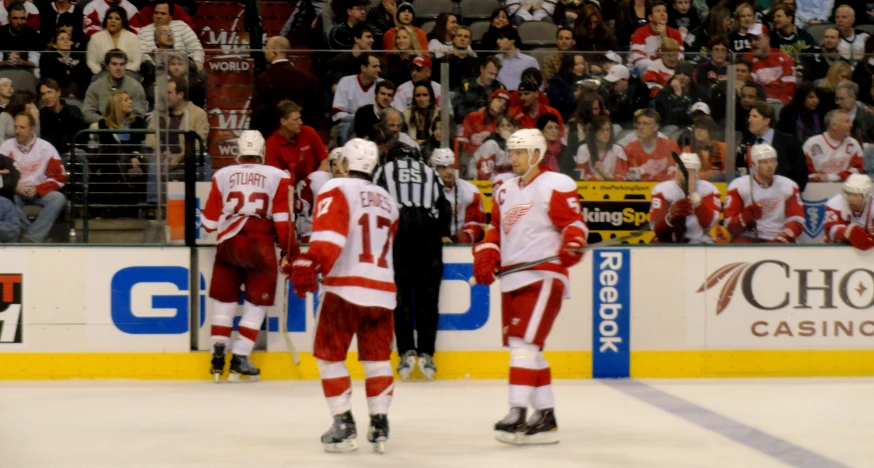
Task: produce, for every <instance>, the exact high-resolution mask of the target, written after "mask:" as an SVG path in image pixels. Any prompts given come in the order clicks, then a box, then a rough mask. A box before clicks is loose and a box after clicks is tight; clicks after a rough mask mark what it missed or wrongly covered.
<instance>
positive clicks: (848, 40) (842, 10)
mask: <svg viewBox="0 0 874 468" xmlns="http://www.w3.org/2000/svg"><path fill="white" fill-rule="evenodd" d="M855 23H856V12H855V11H853V8H852V7H851V6H849V5H840V6H839V7H837V8H835V26H836V27H837V30H838V33H840V35H841V42H839V43H838V52H839V53H840V54H841V57H843V58H844V59H845V60H847V61H849V62H850V66H853V67H855V66H856V63H858V62H859V61H860V60H862V58H863V57H864V56H865V42H866V41H867V40H868V36H869V34H868V33H866V32H863V31H860V30H856V29H853V25H854V24H855Z"/></svg>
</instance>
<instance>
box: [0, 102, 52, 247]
mask: <svg viewBox="0 0 874 468" xmlns="http://www.w3.org/2000/svg"><path fill="white" fill-rule="evenodd" d="M0 154H4V155H8V156H9V157H10V158H12V159H14V160H15V162H16V163H17V164H18V168H19V170H20V171H21V179H20V180H19V181H18V187H16V189H15V204H16V205H17V206H18V207H19V208H21V207H24V206H25V205H37V206H40V207H42V211H40V213H39V216H37V218H36V220H35V221H34V222H33V223H31V222H30V219H28V217H27V216H25V215H24V212H22V213H21V216H20V220H21V227H22V228H23V229H24V235H22V236H21V239H19V242H23V243H34V242H42V241H44V240H45V238H46V237H47V236H48V235H49V231H50V230H51V229H52V226H53V225H54V224H55V220H56V219H57V218H58V216H59V215H60V214H61V212H62V211H63V210H64V205H66V204H67V198H66V197H64V194H62V193H61V192H59V190H60V189H61V188H62V187H63V186H64V184H66V183H67V174H66V173H65V172H64V165H63V163H62V162H61V157H60V156H58V152H57V151H56V150H55V148H54V147H53V146H52V145H51V144H49V142H47V141H45V140H43V139H41V138H37V137H36V120H35V119H34V118H33V116H32V115H31V114H29V113H27V112H22V113H20V114H18V115H16V116H15V138H10V139H9V140H6V141H5V142H3V144H2V145H0Z"/></svg>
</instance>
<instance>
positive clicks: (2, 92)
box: [0, 76, 15, 143]
mask: <svg viewBox="0 0 874 468" xmlns="http://www.w3.org/2000/svg"><path fill="white" fill-rule="evenodd" d="M13 92H15V88H13V87H12V80H11V79H9V78H6V77H5V76H4V77H2V78H0V112H3V109H6V106H8V105H9V99H10V98H11V97H12V93H13ZM0 143H2V142H0Z"/></svg>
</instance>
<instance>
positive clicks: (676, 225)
mask: <svg viewBox="0 0 874 468" xmlns="http://www.w3.org/2000/svg"><path fill="white" fill-rule="evenodd" d="M680 160H681V161H683V165H684V166H685V167H686V170H687V171H688V172H689V184H688V190H689V194H686V193H685V192H684V188H685V187H686V180H685V178H684V177H683V173H682V172H680V171H676V172H675V173H674V180H669V181H665V182H662V183H660V184H658V185H656V186H655V187H653V189H652V204H650V208H649V215H650V219H651V220H652V221H651V222H650V224H651V225H652V230H653V232H654V233H655V235H656V238H657V239H658V241H659V242H664V243H672V244H678V243H687V242H688V243H692V244H712V243H713V237H711V236H710V229H712V228H713V227H714V226H716V223H718V222H719V213H720V211H722V205H721V204H720V202H719V191H718V190H717V189H716V187H715V186H714V185H713V184H711V183H710V182H707V181H706V180H698V169H700V168H701V160H700V159H698V155H697V154H695V153H683V154H681V155H680Z"/></svg>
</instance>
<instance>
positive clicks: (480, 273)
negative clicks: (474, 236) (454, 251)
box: [473, 242, 501, 286]
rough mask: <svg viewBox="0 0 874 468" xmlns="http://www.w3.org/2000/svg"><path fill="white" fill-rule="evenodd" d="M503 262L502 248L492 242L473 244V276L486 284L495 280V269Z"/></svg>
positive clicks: (478, 281)
mask: <svg viewBox="0 0 874 468" xmlns="http://www.w3.org/2000/svg"><path fill="white" fill-rule="evenodd" d="M500 264H501V248H500V247H498V245H497V244H493V243H491V242H483V243H481V244H477V245H475V246H473V277H474V278H475V279H476V282H477V283H479V284H484V285H486V286H488V285H490V284H492V283H494V282H495V270H497V268H498V265H500Z"/></svg>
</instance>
